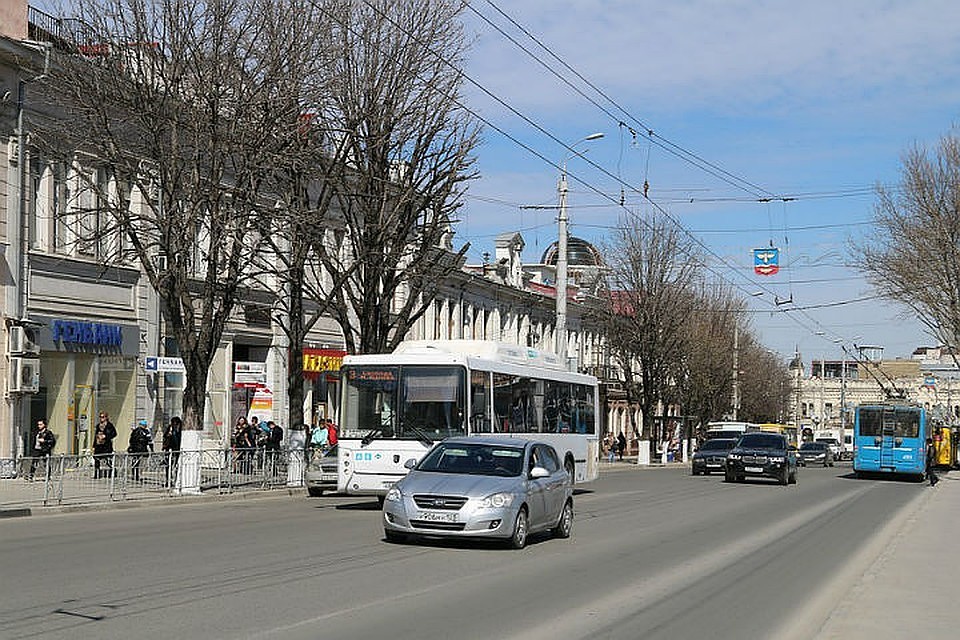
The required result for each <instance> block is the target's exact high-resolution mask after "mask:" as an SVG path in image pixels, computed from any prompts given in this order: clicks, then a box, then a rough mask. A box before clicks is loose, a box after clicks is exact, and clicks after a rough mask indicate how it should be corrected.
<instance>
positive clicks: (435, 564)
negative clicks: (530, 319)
mask: <svg viewBox="0 0 960 640" xmlns="http://www.w3.org/2000/svg"><path fill="white" fill-rule="evenodd" d="M660 474H663V475H660ZM638 481H639V482H641V483H642V485H641V487H642V488H641V487H638V486H637V483H638ZM592 487H595V488H596V489H597V490H596V491H588V492H587V493H582V494H580V495H579V496H578V498H579V500H578V516H577V517H578V520H577V526H576V533H575V539H574V540H573V541H571V542H569V543H565V542H556V541H543V542H542V543H541V544H539V545H535V546H534V547H532V548H531V549H528V550H527V551H526V552H523V553H522V554H509V553H508V554H507V555H506V556H504V555H503V553H502V552H501V553H500V554H498V555H495V556H493V557H492V558H489V559H486V558H485V561H484V563H483V564H484V567H485V568H484V569H482V570H481V569H479V568H475V569H474V570H473V571H472V572H471V571H469V570H468V569H467V568H466V567H465V566H464V565H457V564H451V565H450V566H449V567H446V565H447V564H448V563H455V562H456V561H463V560H464V554H463V552H464V550H466V551H467V552H468V553H467V559H468V560H472V556H473V554H475V553H479V552H480V551H479V550H478V549H477V548H476V547H471V546H464V547H462V548H461V546H460V545H450V544H449V543H447V544H428V545H426V548H428V549H431V550H433V552H432V553H431V554H430V555H429V556H422V557H421V558H420V559H419V560H418V562H419V565H418V566H417V568H416V569H413V568H412V569H411V573H409V574H408V576H409V578H410V580H409V583H408V586H407V588H406V589H404V590H403V591H400V592H395V591H392V590H388V591H387V592H376V590H375V589H374V590H371V591H369V592H368V593H367V595H368V599H367V601H366V602H365V603H364V602H362V601H360V600H353V601H351V605H350V606H349V607H345V608H343V609H339V610H327V611H325V612H323V613H322V614H319V615H317V616H312V617H307V618H304V619H303V620H299V621H295V622H290V623H289V624H287V625H284V626H281V627H277V628H274V629H264V632H263V633H262V634H258V635H256V636H255V637H265V638H266V637H284V638H288V637H293V638H309V637H312V635H313V634H315V632H316V630H317V629H322V630H323V631H324V632H325V634H329V635H327V636H325V637H338V638H339V637H344V638H363V637H375V636H377V635H381V634H390V635H391V637H399V638H444V637H449V636H450V635H451V634H452V633H453V634H456V635H458V636H459V637H468V638H469V637H483V636H484V635H489V634H490V633H493V634H495V635H496V636H497V637H517V638H540V637H549V636H551V635H555V636H557V637H564V638H578V637H582V638H589V637H624V638H636V637H641V636H643V637H646V635H647V634H657V633H661V631H658V630H662V633H664V635H666V634H674V633H679V634H680V635H676V636H674V637H690V636H691V634H692V633H699V632H701V631H702V632H703V633H705V634H706V635H712V634H713V630H714V628H715V617H716V616H717V615H720V616H726V621H725V622H724V623H723V624H721V629H724V628H726V629H728V630H731V631H730V632H729V633H728V634H727V635H726V636H724V635H721V636H720V637H749V636H750V634H751V633H753V634H755V635H756V634H757V633H759V632H763V633H769V632H770V631H771V630H772V629H775V628H776V626H775V625H776V624H777V622H778V620H780V619H786V618H787V617H788V616H789V615H790V613H791V612H792V611H793V610H794V609H795V607H796V606H797V603H798V601H799V600H801V599H802V598H803V597H805V596H806V595H808V592H809V591H810V589H812V588H815V585H816V584H819V583H820V581H821V580H824V579H826V578H827V577H828V576H829V575H830V572H831V571H832V570H833V568H834V566H835V563H838V562H842V560H843V559H842V558H840V557H839V555H840V554H841V553H842V550H838V552H837V553H835V554H827V558H826V559H825V560H824V562H823V563H822V565H823V566H821V567H820V569H819V570H817V571H811V572H810V573H809V575H808V578H812V580H807V579H800V580H797V581H796V582H795V583H794V585H793V590H779V589H774V595H773V596H772V597H770V598H769V599H770V604H771V605H773V606H772V608H771V611H770V612H769V613H768V612H766V611H764V615H763V617H762V621H763V624H762V625H761V627H762V628H761V629H755V628H753V627H751V626H750V624H749V623H748V624H745V622H748V621H745V620H743V617H742V615H739V614H738V613H737V611H740V609H739V607H741V606H742V604H743V602H742V601H740V600H739V599H738V598H737V597H734V598H732V600H733V601H732V602H730V601H729V600H728V601H722V602H721V601H720V600H721V599H722V596H724V595H729V591H730V589H729V583H728V582H727V579H728V578H727V576H724V575H723V574H721V573H720V572H722V571H724V570H728V569H730V568H732V569H733V570H734V571H737V570H738V568H739V565H740V563H741V562H743V561H744V559H746V560H751V554H758V555H756V557H755V558H754V561H759V562H760V566H764V563H769V562H770V561H769V558H766V557H764V556H762V555H759V554H760V552H763V551H764V550H767V551H769V550H770V549H774V551H773V553H774V554H776V555H779V554H781V553H782V551H781V550H780V549H779V545H780V543H782V542H783V541H785V540H789V536H790V535H791V532H793V531H794V530H801V531H806V530H808V529H811V528H812V529H814V530H816V529H818V528H819V527H822V526H824V524H825V523H829V522H830V521H831V520H832V519H834V518H836V517H838V516H839V517H841V518H842V514H843V513H845V512H848V511H849V504H850V503H851V502H853V503H855V502H857V501H858V500H859V499H860V498H861V496H862V495H864V494H867V493H870V492H871V491H872V490H873V489H872V485H870V483H862V482H852V483H851V482H846V483H844V481H843V480H841V479H838V478H837V477H836V476H835V475H832V474H831V475H829V476H828V475H827V474H822V477H817V476H816V475H813V474H811V477H810V478H809V480H808V483H807V491H806V492H800V491H797V490H796V489H797V488H796V487H790V488H789V490H787V489H786V488H782V487H778V486H776V485H764V484H761V483H756V484H750V485H726V484H724V483H722V482H713V483H710V482H705V483H696V484H692V483H691V482H690V481H689V480H688V479H687V478H686V476H685V474H683V473H682V472H681V473H680V474H677V473H674V472H673V471H668V470H656V471H652V472H650V473H649V474H644V473H640V474H638V475H635V476H632V477H629V476H624V477H623V478H620V479H619V481H617V480H615V479H613V478H611V477H605V478H604V479H603V480H602V481H601V482H600V483H597V484H596V485H592ZM731 490H737V491H739V493H738V494H731V493H729V492H730V491H731ZM914 490H915V487H913V486H911V487H908V488H907V491H908V492H910V493H911V494H912V493H915V491H914ZM607 491H609V493H607ZM784 491H786V493H784ZM721 496H723V497H725V498H726V502H727V503H728V506H724V507H722V508H720V509H719V510H718V509H717V505H718V504H721V502H722V501H721V500H719V499H718V498H720V497H721ZM785 496H787V497H786V498H785ZM790 497H795V498H796V500H790V499H789V498H790ZM888 502H889V501H883V504H882V505H881V506H880V508H879V509H878V508H877V506H876V505H870V506H869V510H870V511H871V513H873V514H876V513H877V512H878V511H879V512H883V511H884V510H885V509H886V508H887V507H888V506H889V504H888ZM781 503H782V506H781ZM642 504H647V505H657V506H658V509H657V510H653V509H648V510H646V514H645V515H644V516H642V517H638V509H637V508H635V507H636V506H638V505H642ZM697 505H699V506H700V507H702V508H701V509H697V508H691V507H696V506H697ZM758 505H762V506H763V507H764V508H763V509H758V508H757V507H758ZM797 511H799V513H797ZM730 513H737V514H738V517H737V518H735V519H734V520H733V521H730V520H729V518H728V517H727V516H728V514H730ZM804 527H806V528H804ZM855 528H856V527H855ZM861 533H862V532H861ZM451 547H452V548H451ZM416 548H417V549H418V550H422V549H424V548H425V547H424V546H417V547H416ZM534 550H535V551H534ZM756 550H760V551H759V552H758V551H756ZM451 551H453V552H454V553H452V554H451ZM516 555H519V557H518V558H517V557H514V556H516ZM505 557H506V558H508V562H509V564H510V565H512V566H504V565H503V564H502V561H503V559H504V558H505ZM792 561H793V560H792V559H791V562H792ZM431 567H432V568H431ZM445 567H446V569H445ZM417 570H419V571H421V572H423V577H422V579H418V577H417V575H416V573H414V571H417ZM715 574H719V575H718V577H716V578H715V579H714V582H713V583H707V585H706V586H707V588H706V590H705V591H703V592H696V591H694V589H695V588H696V587H697V586H698V585H699V584H701V583H702V582H703V581H704V580H705V579H707V578H710V577H711V576H714V575H715ZM764 578H765V576H764V575H762V574H759V573H758V574H757V575H756V576H753V577H751V576H747V578H746V582H747V583H748V584H752V585H753V587H752V591H751V592H752V593H763V594H765V595H770V594H769V593H768V592H769V591H770V585H769V584H768V583H767V581H766V580H765V579H764ZM808 581H809V582H812V584H813V585H814V586H813V587H807V586H806V584H805V583H806V582H808ZM745 592H747V591H746V590H745ZM375 593H377V597H373V596H374V594H375ZM682 594H687V598H688V600H687V602H688V604H686V605H685V606H686V607H690V608H696V607H700V606H708V605H710V606H711V607H712V608H711V610H710V613H709V614H708V615H707V616H706V617H704V616H703V615H702V612H700V611H697V612H696V613H697V615H695V616H692V617H690V618H689V619H688V620H687V622H686V623H678V621H676V620H674V619H673V618H674V617H675V613H674V612H673V611H671V606H672V603H673V602H674V598H676V597H677V596H678V595H682ZM711 601H712V602H711ZM718 602H719V604H717V603H718ZM733 605H736V606H733ZM731 607H732V608H731ZM682 610H683V609H681V611H682ZM824 615H825V614H824ZM739 629H745V630H746V631H747V635H745V636H741V635H740V632H739ZM597 634H599V636H598V635H597ZM758 637H759V636H758Z"/></svg>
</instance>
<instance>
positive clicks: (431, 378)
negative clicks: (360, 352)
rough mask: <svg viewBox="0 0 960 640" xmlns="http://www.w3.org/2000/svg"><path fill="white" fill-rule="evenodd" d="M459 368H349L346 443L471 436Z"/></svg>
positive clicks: (345, 397) (343, 430) (346, 371)
mask: <svg viewBox="0 0 960 640" xmlns="http://www.w3.org/2000/svg"><path fill="white" fill-rule="evenodd" d="M465 380H466V372H465V370H464V369H463V368H462V367H459V366H445V365H406V366H386V365H385V366H350V367H344V370H343V381H344V392H343V407H342V416H343V423H342V424H341V425H340V427H341V437H353V438H363V437H367V436H371V435H374V436H375V437H377V438H387V439H390V438H394V439H409V440H442V439H443V438H447V437H450V436H460V435H465V432H466V431H465V423H464V415H465V409H466V407H465V396H466V382H465Z"/></svg>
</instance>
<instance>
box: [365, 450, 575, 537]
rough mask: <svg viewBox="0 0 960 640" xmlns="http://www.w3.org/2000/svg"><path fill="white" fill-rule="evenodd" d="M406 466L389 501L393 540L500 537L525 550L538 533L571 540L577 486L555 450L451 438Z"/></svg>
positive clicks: (386, 513)
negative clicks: (404, 472) (529, 540)
mask: <svg viewBox="0 0 960 640" xmlns="http://www.w3.org/2000/svg"><path fill="white" fill-rule="evenodd" d="M407 466H408V468H410V473H409V474H407V475H406V476H405V477H404V478H403V479H402V480H400V481H399V482H397V483H396V484H395V485H394V486H393V487H392V488H391V489H390V491H388V492H387V495H386V499H385V500H384V502H383V530H384V536H385V537H386V539H387V540H389V541H393V542H396V541H402V540H404V539H406V538H407V537H408V536H411V535H419V536H431V537H433V536H440V537H451V538H453V537H455V538H463V537H469V538H500V539H503V540H506V541H508V542H509V544H510V546H512V547H513V548H515V549H522V548H523V547H524V546H525V545H526V544H527V537H528V536H529V535H530V534H532V533H536V532H538V531H546V530H550V531H552V532H553V534H554V535H555V536H557V537H560V538H568V537H570V533H571V530H572V528H573V483H572V480H571V478H570V476H569V475H568V474H567V472H566V471H565V470H564V468H563V465H562V464H561V463H560V459H559V458H558V457H557V452H556V451H555V450H554V449H553V447H551V446H550V445H549V444H546V443H543V442H536V441H529V440H521V439H518V438H505V437H482V438H481V437H472V438H448V439H447V440H444V441H442V442H440V443H438V444H437V445H435V446H434V447H433V449H431V450H430V451H429V452H428V453H427V454H426V455H425V456H424V457H423V458H422V459H421V460H420V462H419V463H415V462H414V461H413V460H410V461H408V462H407Z"/></svg>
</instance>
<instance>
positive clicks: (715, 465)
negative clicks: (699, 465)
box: [707, 462, 721, 469]
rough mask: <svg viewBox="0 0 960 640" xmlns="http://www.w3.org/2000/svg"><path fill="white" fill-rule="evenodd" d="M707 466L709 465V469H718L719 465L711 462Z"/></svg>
mask: <svg viewBox="0 0 960 640" xmlns="http://www.w3.org/2000/svg"><path fill="white" fill-rule="evenodd" d="M707 466H708V467H710V468H711V469H719V468H720V466H721V465H719V464H716V463H714V462H711V463H710V464H708V465H707Z"/></svg>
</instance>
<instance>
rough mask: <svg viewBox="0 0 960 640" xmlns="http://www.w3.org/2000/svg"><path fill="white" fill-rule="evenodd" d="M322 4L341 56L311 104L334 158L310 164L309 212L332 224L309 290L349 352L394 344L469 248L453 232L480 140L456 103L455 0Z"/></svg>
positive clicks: (459, 43)
mask: <svg viewBox="0 0 960 640" xmlns="http://www.w3.org/2000/svg"><path fill="white" fill-rule="evenodd" d="M317 4H318V6H321V10H322V12H323V13H324V15H326V16H327V18H328V19H329V20H330V22H331V38H332V41H331V44H332V49H331V51H334V52H337V53H338V55H335V56H334V57H333V58H332V60H331V68H330V69H329V78H330V82H329V83H328V84H327V85H326V87H325V89H326V90H325V92H324V96H323V99H322V102H321V103H320V104H319V105H318V108H317V121H318V123H319V126H320V127H321V128H323V129H324V130H326V131H329V132H333V135H332V136H331V139H332V140H334V141H335V147H336V153H334V154H332V155H330V156H329V157H327V158H326V159H323V158H321V162H320V163H319V164H318V165H317V169H318V171H319V173H318V175H317V178H318V180H319V182H320V184H321V188H320V189H319V192H318V194H316V195H315V197H316V198H317V202H316V204H315V206H314V208H315V209H316V210H318V211H321V212H323V213H325V214H328V215H326V216H325V217H326V219H327V220H328V221H329V224H330V225H335V227H334V228H333V229H332V230H331V229H329V228H328V229H327V230H326V233H325V234H324V235H323V236H321V237H314V241H313V245H312V246H313V250H314V251H315V255H316V256H317V258H318V261H319V264H320V265H321V266H322V268H323V271H324V272H325V274H327V276H328V277H327V278H326V279H325V278H315V279H312V280H311V281H312V282H316V283H317V284H318V285H319V286H318V287H317V289H316V290H315V291H313V292H310V291H308V296H309V297H311V298H313V299H314V300H315V301H316V302H317V303H318V305H319V306H321V307H327V308H329V310H330V312H331V313H332V314H333V316H334V317H335V319H336V320H337V322H338V323H339V325H340V327H341V328H342V329H343V334H344V339H345V341H346V347H347V350H348V351H350V352H353V353H369V352H383V351H390V350H392V349H393V347H395V346H396V344H398V343H399V342H400V341H401V340H403V338H404V336H405V335H406V334H407V332H408V331H409V329H410V327H411V326H412V325H413V323H415V322H416V321H417V320H418V319H419V318H420V316H421V315H422V314H423V313H424V311H425V310H426V309H427V308H428V307H429V305H430V304H431V302H432V300H433V298H434V297H435V296H436V293H437V288H438V286H439V285H440V284H441V283H442V282H443V281H444V280H445V279H446V277H447V276H448V275H449V274H450V273H452V272H454V271H456V270H458V269H459V268H460V267H461V265H462V262H463V256H464V255H465V252H466V250H467V248H468V247H467V246H464V247H463V248H461V249H460V250H459V251H454V250H453V244H452V235H453V233H452V230H451V225H452V223H453V216H454V213H455V212H456V211H457V210H458V209H459V208H460V206H461V205H462V203H463V195H464V189H465V184H466V181H468V180H470V179H472V178H473V177H475V175H474V174H473V172H472V169H471V167H472V164H473V156H472V153H473V150H474V148H475V146H476V144H477V142H478V139H479V130H478V127H477V126H476V123H475V121H474V119H473V117H472V116H471V115H470V114H469V113H468V112H467V111H465V110H464V109H463V107H462V106H461V100H462V96H461V93H460V91H461V84H462V77H461V72H460V71H459V68H460V66H461V64H462V57H463V54H464V51H465V44H464V37H463V31H462V25H461V24H460V21H459V15H460V12H461V11H462V4H461V3H460V2H456V1H454V0H411V1H409V2H393V1H392V0H368V1H365V2H362V3H358V2H352V1H351V0H330V1H329V2H318V3H317ZM330 302H332V303H333V304H329V303H330Z"/></svg>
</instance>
